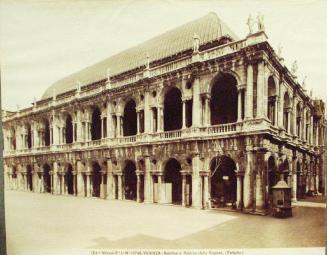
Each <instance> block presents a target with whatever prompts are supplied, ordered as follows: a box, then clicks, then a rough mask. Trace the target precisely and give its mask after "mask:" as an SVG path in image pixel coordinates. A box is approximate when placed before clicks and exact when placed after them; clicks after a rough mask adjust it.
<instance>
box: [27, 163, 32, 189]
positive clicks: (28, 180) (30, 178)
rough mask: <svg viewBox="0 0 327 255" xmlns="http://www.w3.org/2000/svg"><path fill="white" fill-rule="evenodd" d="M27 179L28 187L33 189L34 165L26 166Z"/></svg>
mask: <svg viewBox="0 0 327 255" xmlns="http://www.w3.org/2000/svg"><path fill="white" fill-rule="evenodd" d="M26 181H27V189H28V190H30V191H32V190H33V173H32V166H31V165H27V166H26Z"/></svg>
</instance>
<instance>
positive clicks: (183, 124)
mask: <svg viewBox="0 0 327 255" xmlns="http://www.w3.org/2000/svg"><path fill="white" fill-rule="evenodd" d="M185 105H186V101H185V100H183V114H182V115H183V116H182V129H185V128H186V106H185Z"/></svg>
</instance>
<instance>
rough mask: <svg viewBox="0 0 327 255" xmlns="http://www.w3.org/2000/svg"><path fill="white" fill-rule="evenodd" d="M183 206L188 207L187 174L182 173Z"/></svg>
mask: <svg viewBox="0 0 327 255" xmlns="http://www.w3.org/2000/svg"><path fill="white" fill-rule="evenodd" d="M182 206H184V207H186V175H185V174H182Z"/></svg>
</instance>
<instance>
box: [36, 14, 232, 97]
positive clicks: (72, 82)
mask: <svg viewBox="0 0 327 255" xmlns="http://www.w3.org/2000/svg"><path fill="white" fill-rule="evenodd" d="M194 33H195V34H197V35H199V37H200V45H204V44H207V43H209V42H212V41H215V40H217V39H219V38H221V37H222V36H229V37H230V38H232V39H234V40H237V39H238V38H237V36H236V35H235V34H234V33H233V32H232V31H231V30H230V29H229V28H228V27H227V26H226V25H225V24H224V23H223V22H222V21H221V20H220V19H219V17H218V16H217V14H216V13H213V12H211V13H208V14H207V15H205V16H203V17H201V18H199V19H196V20H194V21H191V22H189V23H186V24H184V25H182V26H179V27H177V28H175V29H172V30H170V31H168V32H166V33H163V34H161V35H159V36H156V37H154V38H152V39H150V40H148V41H146V42H144V43H142V44H139V45H137V46H135V47H132V48H129V49H127V50H125V51H122V52H120V53H118V54H116V55H113V56H111V57H109V58H107V59H105V60H103V61H101V62H99V63H97V64H94V65H92V66H89V67H87V68H85V69H83V70H81V71H79V72H76V73H74V74H72V75H69V76H67V77H65V78H63V79H61V80H59V81H57V82H55V83H54V84H53V85H52V86H50V87H49V88H48V89H47V90H46V91H45V93H44V94H43V96H42V99H46V98H50V97H52V95H53V89H55V92H56V94H61V93H64V92H67V91H70V90H73V89H75V88H76V86H77V82H78V81H79V82H80V83H81V85H82V86H83V85H87V84H91V83H94V82H97V81H100V80H103V79H105V78H106V75H107V70H108V68H110V75H116V74H120V73H123V72H126V71H129V70H132V69H135V68H137V67H142V66H144V65H145V63H146V57H147V55H149V57H150V61H151V62H153V61H156V60H160V59H163V58H166V57H169V56H173V55H175V54H177V53H179V52H183V51H185V50H189V49H192V47H193V36H194Z"/></svg>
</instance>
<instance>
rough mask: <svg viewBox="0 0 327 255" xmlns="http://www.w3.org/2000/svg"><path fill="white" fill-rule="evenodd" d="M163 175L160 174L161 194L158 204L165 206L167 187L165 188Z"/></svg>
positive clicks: (159, 190) (159, 189)
mask: <svg viewBox="0 0 327 255" xmlns="http://www.w3.org/2000/svg"><path fill="white" fill-rule="evenodd" d="M162 177H163V174H162V173H159V174H158V192H159V198H158V203H159V204H164V203H166V198H165V196H166V194H165V193H166V192H165V186H164V183H163V180H162V179H163V178H162Z"/></svg>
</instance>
